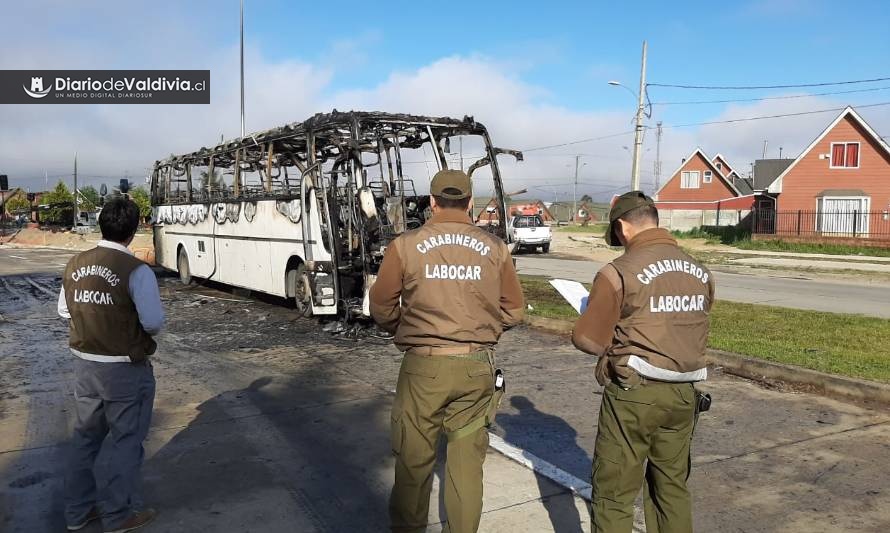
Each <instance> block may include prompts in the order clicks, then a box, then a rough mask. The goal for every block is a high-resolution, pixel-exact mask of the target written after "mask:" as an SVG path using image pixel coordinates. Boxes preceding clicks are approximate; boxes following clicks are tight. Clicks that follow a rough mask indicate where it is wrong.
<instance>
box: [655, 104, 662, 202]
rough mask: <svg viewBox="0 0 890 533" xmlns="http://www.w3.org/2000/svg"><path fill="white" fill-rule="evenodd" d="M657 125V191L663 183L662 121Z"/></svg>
mask: <svg viewBox="0 0 890 533" xmlns="http://www.w3.org/2000/svg"><path fill="white" fill-rule="evenodd" d="M655 125H656V129H655V141H656V142H655V190H656V191H657V190H658V187H659V186H660V184H661V121H660V120H659V121H658V122H657V123H656V124H655Z"/></svg>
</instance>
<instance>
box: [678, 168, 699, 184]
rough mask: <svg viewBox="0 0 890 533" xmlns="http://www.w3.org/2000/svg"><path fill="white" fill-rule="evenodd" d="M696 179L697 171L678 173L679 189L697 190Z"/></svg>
mask: <svg viewBox="0 0 890 533" xmlns="http://www.w3.org/2000/svg"><path fill="white" fill-rule="evenodd" d="M698 177H699V172H698V171H697V170H690V171H688V172H681V173H680V188H681V189H698Z"/></svg>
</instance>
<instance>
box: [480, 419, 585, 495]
mask: <svg viewBox="0 0 890 533" xmlns="http://www.w3.org/2000/svg"><path fill="white" fill-rule="evenodd" d="M488 441H489V446H491V447H492V448H494V449H495V450H496V451H497V452H499V453H500V454H501V455H504V456H505V457H507V458H508V459H512V460H513V461H515V462H517V463H519V464H521V465H522V466H524V467H526V468H529V469H531V470H533V471H534V472H535V473H537V474H540V475H542V476H544V477H546V478H547V479H549V480H551V481H553V482H554V483H556V484H558V485H560V486H563V487H565V488H567V489H569V490H571V491H572V492H574V493H575V494H577V495H578V496H580V497H582V498H584V499H585V500H587V501H590V491H591V489H592V487H591V486H590V483H587V482H586V481H582V480H580V479H578V478H577V477H575V476H573V475H572V474H569V473H568V472H566V471H565V470H562V469H561V468H559V467H557V466H555V465H553V464H551V463H548V462H547V461H545V460H543V459H541V458H540V457H538V456H536V455H535V454H533V453H530V452H528V451H526V450H523V449H522V448H518V447H516V446H513V445H512V444H510V443H509V442H507V441H505V440H504V439H502V438H501V437H499V436H498V435H495V434H494V433H491V432H489V433H488Z"/></svg>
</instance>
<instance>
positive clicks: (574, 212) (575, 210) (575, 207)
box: [572, 155, 581, 220]
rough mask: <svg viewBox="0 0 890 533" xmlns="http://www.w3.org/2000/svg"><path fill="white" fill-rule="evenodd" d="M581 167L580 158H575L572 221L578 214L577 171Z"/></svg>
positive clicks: (578, 156)
mask: <svg viewBox="0 0 890 533" xmlns="http://www.w3.org/2000/svg"><path fill="white" fill-rule="evenodd" d="M580 166H581V156H580V155H576V156H575V182H574V183H573V184H572V220H575V215H577V214H578V169H579V168H580Z"/></svg>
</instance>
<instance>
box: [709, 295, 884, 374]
mask: <svg viewBox="0 0 890 533" xmlns="http://www.w3.org/2000/svg"><path fill="white" fill-rule="evenodd" d="M708 343H709V345H710V346H711V347H712V348H717V349H719V350H726V351H728V352H735V353H740V354H744V355H750V356H753V357H757V358H760V359H766V360H768V361H776V362H779V363H786V364H790V365H796V366H802V367H805V368H811V369H813V370H819V371H821V372H828V373H831V374H840V375H843V376H850V377H857V378H863V379H871V380H875V381H883V382H890V320H885V319H882V318H872V317H865V316H861V315H842V314H835V313H823V312H819V311H804V310H799V309H786V308H783V307H771V306H767V305H754V304H742V303H735V302H725V301H718V302H716V304H715V306H714V309H713V310H712V313H711V335H710V338H709V340H708Z"/></svg>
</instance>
